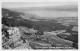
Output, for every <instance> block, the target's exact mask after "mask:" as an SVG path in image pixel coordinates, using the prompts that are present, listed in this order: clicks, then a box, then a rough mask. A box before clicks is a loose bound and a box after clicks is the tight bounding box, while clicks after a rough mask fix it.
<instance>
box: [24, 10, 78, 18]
mask: <svg viewBox="0 0 80 51" xmlns="http://www.w3.org/2000/svg"><path fill="white" fill-rule="evenodd" d="M25 13H30V14H35V15H37V16H41V17H51V18H53V17H77V16H78V13H77V12H70V11H47V10H46V11H43V10H42V11H41V10H40V11H39V10H37V11H26V12H25Z"/></svg>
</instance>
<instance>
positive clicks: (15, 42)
mask: <svg viewBox="0 0 80 51" xmlns="http://www.w3.org/2000/svg"><path fill="white" fill-rule="evenodd" d="M7 31H8V33H9V39H8V41H7V42H6V43H3V46H5V47H7V48H8V49H31V48H30V47H29V43H28V41H27V40H25V41H26V42H25V43H23V39H21V35H22V34H20V31H19V28H18V27H10V28H9V30H7ZM3 48H4V47H3ZM4 49H6V48H4Z"/></svg>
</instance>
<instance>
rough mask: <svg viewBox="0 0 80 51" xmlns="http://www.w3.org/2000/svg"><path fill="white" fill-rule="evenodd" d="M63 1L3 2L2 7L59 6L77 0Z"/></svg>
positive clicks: (75, 2)
mask: <svg viewBox="0 0 80 51" xmlns="http://www.w3.org/2000/svg"><path fill="white" fill-rule="evenodd" d="M63 1H64V2H58V1H55V2H3V3H2V7H3V8H18V7H44V6H59V5H77V0H76V1H75V0H67V1H65V0H63Z"/></svg>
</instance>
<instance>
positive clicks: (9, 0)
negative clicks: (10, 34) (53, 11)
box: [0, 0, 80, 51]
mask: <svg viewBox="0 0 80 51" xmlns="http://www.w3.org/2000/svg"><path fill="white" fill-rule="evenodd" d="M77 1H78V3H80V2H79V0H0V12H1V5H2V2H77ZM78 5H79V6H80V4H78ZM78 13H80V12H78ZM79 16H80V14H78V19H79V20H78V22H80V18H79ZM0 18H1V14H0ZM0 24H1V19H0ZM79 27H80V23H79ZM0 28H1V25H0ZM79 32H80V28H79ZM79 37H80V33H79ZM79 40H80V38H79ZM79 46H80V44H79ZM78 50H80V48H79V49H78ZM0 51H4V50H2V49H1V29H0ZM5 51H7V50H5ZM9 51H11V50H9ZM15 51H22V50H15ZM23 51H28V50H23ZM30 51H33V50H30ZM39 51H43V50H39ZM46 51H48V50H46ZM50 51H53V50H50ZM54 51H68V50H59V49H58V50H54ZM69 51H77V50H69Z"/></svg>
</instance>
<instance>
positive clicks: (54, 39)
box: [1, 0, 78, 50]
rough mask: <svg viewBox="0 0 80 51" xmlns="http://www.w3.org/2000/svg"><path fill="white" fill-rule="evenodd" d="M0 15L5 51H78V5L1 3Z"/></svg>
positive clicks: (63, 3)
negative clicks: (67, 50)
mask: <svg viewBox="0 0 80 51" xmlns="http://www.w3.org/2000/svg"><path fill="white" fill-rule="evenodd" d="M68 1H69V0H68ZM1 13H2V14H1V15H2V18H1V21H2V22H1V25H2V28H1V32H2V33H1V36H2V38H1V39H2V40H1V41H2V43H1V44H2V50H10V49H11V50H14V49H19V50H22V49H27V50H31V49H32V50H50V49H51V50H55V49H61V50H64V49H65V50H66V49H73V50H74V49H78V2H77V1H75V2H73V1H72V2H71V1H70V2H2V8H1Z"/></svg>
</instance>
